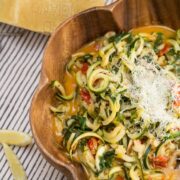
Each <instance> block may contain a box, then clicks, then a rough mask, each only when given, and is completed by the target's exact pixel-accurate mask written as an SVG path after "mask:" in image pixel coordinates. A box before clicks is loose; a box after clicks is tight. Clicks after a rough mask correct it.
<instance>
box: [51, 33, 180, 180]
mask: <svg viewBox="0 0 180 180" xmlns="http://www.w3.org/2000/svg"><path fill="white" fill-rule="evenodd" d="M93 48H94V49H93ZM85 49H86V50H85V51H84V49H83V48H82V49H81V50H80V51H79V52H77V53H75V54H74V55H72V57H71V59H70V61H69V63H68V64H67V66H66V68H65V69H66V71H68V74H70V75H71V76H72V77H73V78H74V81H75V87H76V88H74V92H72V93H71V94H70V93H68V94H70V95H67V93H66V89H67V87H66V88H64V85H63V84H61V83H60V82H59V81H57V80H55V81H52V83H51V85H52V87H54V89H55V91H56V98H57V102H56V103H55V105H53V106H52V105H51V106H50V110H51V111H52V112H53V114H54V116H56V123H57V122H58V121H57V119H58V120H59V129H60V130H61V132H59V133H58V134H59V135H60V138H61V142H60V146H61V147H62V148H65V149H66V150H67V155H69V157H70V158H71V159H73V160H75V161H77V162H79V163H81V164H82V166H83V168H84V169H85V171H86V173H87V174H88V177H89V179H99V180H100V179H102V180H106V179H109V180H110V179H112V180H119V179H121V180H125V179H127V180H130V179H132V180H150V179H153V180H159V179H161V180H162V179H163V178H165V177H166V178H167V177H168V176H166V175H167V172H166V170H167V169H168V168H170V169H174V170H175V169H178V168H180V166H179V162H178V161H179V159H178V158H179V155H180V149H179V148H180V109H179V108H180V79H179V77H180V76H179V74H180V73H179V69H180V67H179V66H180V30H178V31H177V33H176V36H174V37H170V38H169V37H165V35H164V34H162V33H159V32H154V33H139V34H135V35H134V34H132V33H130V32H129V33H128V32H122V33H119V34H116V33H115V32H108V33H107V34H105V36H104V37H101V38H99V39H97V40H96V41H94V42H92V43H90V44H89V45H87V46H86V47H85ZM88 49H89V50H88ZM66 85H67V84H66ZM70 86H73V84H72V82H70ZM71 89H72V88H71ZM68 92H69V91H68ZM176 171H177V170H176ZM172 177H174V176H173V175H172Z"/></svg>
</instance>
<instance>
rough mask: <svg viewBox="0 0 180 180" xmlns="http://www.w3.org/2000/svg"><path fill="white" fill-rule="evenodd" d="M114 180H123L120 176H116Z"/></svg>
mask: <svg viewBox="0 0 180 180" xmlns="http://www.w3.org/2000/svg"><path fill="white" fill-rule="evenodd" d="M116 180H124V178H123V177H122V176H117V177H116Z"/></svg>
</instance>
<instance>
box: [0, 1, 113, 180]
mask: <svg viewBox="0 0 180 180" xmlns="http://www.w3.org/2000/svg"><path fill="white" fill-rule="evenodd" d="M110 2H111V0H109V1H107V3H110ZM48 38H49V37H48V36H45V35H43V34H39V33H35V32H31V31H27V30H24V29H20V28H17V27H13V26H9V25H6V24H2V23H0V129H9V130H17V131H23V132H26V133H29V134H31V135H32V133H31V129H30V123H29V122H30V121H29V108H30V105H31V99H32V96H33V94H34V91H35V89H36V87H37V85H38V82H39V77H40V70H41V65H42V56H43V52H44V48H45V45H46V43H47V41H48ZM12 149H13V151H14V152H15V153H16V154H17V156H18V158H19V159H20V161H21V163H22V165H23V167H24V169H25V171H26V174H27V177H28V180H44V179H45V180H56V179H57V180H59V179H66V177H65V176H64V175H63V174H62V173H61V172H60V171H58V170H56V169H55V168H54V167H53V166H51V165H50V164H49V163H48V162H47V161H46V160H45V159H44V158H43V156H42V155H41V154H40V152H39V150H38V149H37V146H36V144H35V143H34V142H33V144H32V145H30V146H28V147H26V148H22V147H21V148H19V147H12ZM11 179H13V177H12V175H11V172H10V169H9V166H8V163H7V160H6V157H5V156H4V151H3V148H2V146H1V145H0V180H11Z"/></svg>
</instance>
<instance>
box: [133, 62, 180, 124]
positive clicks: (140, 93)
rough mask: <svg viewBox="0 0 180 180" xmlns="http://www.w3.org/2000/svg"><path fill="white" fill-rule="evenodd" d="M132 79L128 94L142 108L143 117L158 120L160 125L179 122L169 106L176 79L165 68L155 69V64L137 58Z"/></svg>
mask: <svg viewBox="0 0 180 180" xmlns="http://www.w3.org/2000/svg"><path fill="white" fill-rule="evenodd" d="M132 80H133V83H132V87H131V88H130V94H131V97H132V98H133V100H134V103H136V106H138V107H139V108H140V109H143V113H142V118H143V119H145V120H151V121H153V122H160V126H161V127H165V126H166V125H167V124H168V123H176V124H177V125H178V124H180V120H179V119H177V118H176V117H174V115H173V111H172V108H169V103H170V101H171V98H172V87H173V86H175V84H176V81H175V80H174V79H172V78H171V77H168V75H167V73H166V72H165V70H163V69H160V70H157V68H156V67H155V64H153V63H147V62H145V61H143V60H139V63H138V65H136V66H135V67H134V69H133V71H132Z"/></svg>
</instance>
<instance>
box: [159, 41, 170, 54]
mask: <svg viewBox="0 0 180 180" xmlns="http://www.w3.org/2000/svg"><path fill="white" fill-rule="evenodd" d="M170 47H171V46H170V45H169V44H165V46H164V48H163V49H161V50H160V51H159V56H163V55H164V54H166V53H167V52H168V51H169V49H170Z"/></svg>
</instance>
